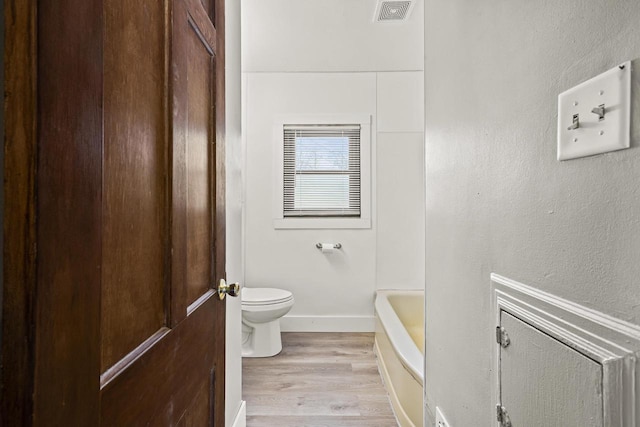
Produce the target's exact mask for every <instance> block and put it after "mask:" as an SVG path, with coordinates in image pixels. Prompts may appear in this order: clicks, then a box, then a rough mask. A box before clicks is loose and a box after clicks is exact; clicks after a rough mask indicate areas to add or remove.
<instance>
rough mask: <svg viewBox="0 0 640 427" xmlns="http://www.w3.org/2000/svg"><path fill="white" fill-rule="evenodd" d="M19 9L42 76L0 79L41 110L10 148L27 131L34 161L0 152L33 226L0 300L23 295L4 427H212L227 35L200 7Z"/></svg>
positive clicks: (5, 380)
mask: <svg viewBox="0 0 640 427" xmlns="http://www.w3.org/2000/svg"><path fill="white" fill-rule="evenodd" d="M26 2H28V3H29V6H28V7H25V8H24V13H31V15H29V16H30V18H29V19H30V20H27V21H25V25H24V26H23V27H21V28H22V31H23V33H18V32H16V31H13V30H12V31H9V33H8V34H9V45H10V46H18V49H23V50H22V52H27V53H28V52H31V53H30V54H31V55H33V54H34V51H33V49H37V58H36V59H37V61H35V62H34V63H33V64H37V70H36V69H35V68H34V69H32V70H29V69H27V68H24V67H23V68H20V73H15V72H13V73H12V74H10V75H9V76H8V78H9V79H16V82H17V83H18V84H17V86H20V85H24V86H25V87H30V88H32V90H33V92H32V94H34V97H35V96H36V95H37V101H38V103H37V109H36V104H35V102H34V103H33V104H32V106H33V110H32V113H33V114H31V115H29V114H25V115H24V118H22V119H21V120H23V121H22V122H20V121H19V120H16V121H15V122H11V125H10V126H11V128H10V129H8V130H7V134H8V135H11V134H17V133H18V134H19V133H20V132H21V127H29V126H34V129H36V125H37V129H36V130H37V132H35V131H34V132H33V133H30V135H37V138H38V140H37V153H36V152H35V150H34V151H33V152H30V154H29V155H28V156H23V157H20V156H22V155H23V153H22V151H20V152H18V151H16V148H15V147H13V146H11V144H8V145H5V150H7V151H8V156H7V158H9V159H21V161H22V163H21V164H19V165H13V164H12V165H9V168H8V170H9V172H10V173H12V174H15V175H12V176H25V177H27V179H30V178H31V179H34V181H35V184H34V183H33V182H27V183H25V182H23V181H19V183H18V184H17V185H15V186H13V187H10V188H9V191H8V192H7V194H12V195H15V196H17V197H22V198H24V200H25V201H26V203H25V204H24V205H25V206H27V207H30V211H33V212H34V213H35V214H37V216H36V217H35V218H34V219H33V218H31V219H29V218H30V217H25V218H27V219H28V220H29V221H32V222H31V223H25V224H23V225H24V234H23V235H22V237H20V238H18V235H17V234H14V235H11V236H10V237H11V239H10V247H9V248H5V252H7V251H9V252H13V251H14V250H15V249H16V248H20V247H23V248H30V249H29V251H31V250H33V254H34V256H33V257H30V256H29V255H30V254H31V252H29V253H26V254H25V253H23V255H24V258H22V260H24V261H26V263H25V264H24V265H22V266H20V267H19V268H21V270H20V271H22V275H21V276H20V275H19V274H14V276H15V277H22V278H24V279H25V281H29V280H31V282H30V283H27V286H25V284H24V283H22V282H21V281H11V282H8V283H7V284H6V286H7V288H8V290H9V294H10V295H17V294H16V292H15V291H16V290H18V289H20V288H25V289H28V292H29V293H28V295H25V296H24V302H23V303H22V305H21V307H22V308H21V309H20V310H7V311H5V313H10V314H11V316H12V317H11V318H7V317H5V318H3V331H5V332H6V335H5V336H3V339H5V340H6V341H5V342H18V341H19V340H24V341H25V345H24V346H18V347H17V348H16V349H7V348H6V347H3V349H2V351H3V361H5V362H8V364H6V365H4V366H3V367H2V368H3V371H2V387H1V388H0V389H1V390H2V392H3V396H2V397H3V399H1V400H2V402H3V403H2V408H3V411H2V422H3V424H4V423H6V424H7V425H12V424H14V423H15V422H18V423H20V424H22V425H87V426H94V425H95V426H98V425H104V426H128V425H171V426H173V425H186V426H189V425H192V426H204V425H209V426H217V427H221V426H223V425H224V352H225V349H224V342H225V339H224V331H225V323H224V322H225V305H224V301H220V300H219V299H218V298H217V296H216V293H215V291H214V289H213V287H214V286H215V284H216V283H217V281H218V279H220V278H223V277H224V259H225V254H224V156H223V155H221V154H223V153H224V149H223V143H224V139H223V136H224V127H223V126H222V125H221V124H222V123H223V122H224V81H223V80H222V76H223V73H221V72H220V71H221V70H224V62H223V61H224V60H223V58H224V55H223V54H222V47H223V46H224V38H223V32H224V30H223V28H222V26H220V25H219V28H216V27H215V26H214V25H213V23H212V22H211V20H210V16H209V13H208V11H207V10H205V7H204V6H203V4H202V3H201V2H200V0H165V1H164V2H157V1H155V0H140V1H136V2H129V1H124V0H114V1H109V2H103V1H100V0H60V1H56V2H51V1H40V0H26ZM216 3H217V4H219V5H222V4H223V1H222V0H216ZM36 16H37V20H35V17H36ZM216 19H218V21H219V22H222V19H223V10H222V8H220V7H219V8H218V15H217V17H216ZM26 23H31V24H33V23H37V26H38V27H37V36H38V38H37V42H36V41H35V39H33V38H29V37H34V35H35V34H36V31H35V30H34V29H33V28H32V27H29V25H26ZM26 40H30V42H29V43H28V44H27V45H25V44H24V42H25V41H26ZM216 45H217V46H220V49H219V50H216V49H217V48H216ZM61 46H62V47H63V48H61ZM30 49H31V50H30ZM25 64H27V63H25ZM33 66H35V65H33ZM214 68H217V70H216V69H214ZM19 79H22V80H21V81H18V80H19ZM10 81H11V80H10ZM13 86H16V85H13V83H12V87H13ZM36 91H37V92H36ZM10 99H11V98H10ZM34 101H35V98H34ZM12 102H14V101H11V102H9V103H8V104H7V108H9V110H11V108H12V106H13V104H12ZM34 118H37V123H35V124H34V123H33V122H29V120H33V119H34ZM30 146H35V144H32V145H30ZM21 174H23V175H21ZM13 182H14V181H10V185H14V184H13ZM16 182H18V181H16ZM25 184H26V185H25ZM31 207H32V208H31ZM15 209H16V211H15V212H12V213H11V214H9V215H6V216H5V218H15V217H16V216H17V215H24V213H23V212H22V211H18V210H19V209H20V208H19V207H16V208H15ZM9 225H11V224H9ZM4 226H5V229H7V223H6V222H5V224H4ZM31 230H33V233H31ZM14 236H15V237H14ZM34 239H35V241H34ZM31 248H33V249H31ZM23 252H24V250H23ZM6 259H7V260H11V258H10V257H9V258H6ZM7 268H8V269H11V268H12V266H11V265H9V266H7ZM13 268H16V267H13ZM16 273H19V272H18V271H16ZM31 273H33V274H35V273H37V275H36V276H30V274H31ZM14 276H12V277H14ZM30 278H31V279H30ZM11 292H13V293H11ZM14 300H15V297H12V298H11V301H14ZM16 307H17V306H16ZM14 322H17V324H18V326H19V327H18V328H11V325H12V324H13V323H14ZM25 325H28V326H29V327H30V329H28V330H29V334H28V335H27V336H26V337H25V336H23V335H18V334H23V332H24V330H25V329H24V328H23V326H25ZM32 325H34V326H33V327H31V326H32ZM14 330H15V331H17V332H13V331H14ZM10 351H14V352H16V351H17V352H18V353H19V354H16V357H6V355H7V354H8V352H10ZM13 370H16V371H17V372H19V374H18V375H17V376H14V377H15V378H17V377H20V378H24V380H23V382H24V384H22V383H21V384H18V381H16V380H14V377H11V376H10V375H9V376H7V375H6V372H9V371H13ZM14 395H15V397H13V396H14ZM5 396H11V399H7V400H5V399H4V398H5ZM4 402H11V403H10V405H16V406H19V407H18V408H17V409H15V410H14V409H13V408H10V411H7V412H5V411H4V410H5V409H7V407H8V405H9V404H7V403H4ZM5 414H18V415H17V416H16V418H13V419H11V418H7V416H6V415H5ZM20 414H22V415H20Z"/></svg>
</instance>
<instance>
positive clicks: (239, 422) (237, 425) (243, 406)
mask: <svg viewBox="0 0 640 427" xmlns="http://www.w3.org/2000/svg"><path fill="white" fill-rule="evenodd" d="M231 427H247V402H246V401H244V400H243V401H242V402H241V403H240V407H239V408H238V413H237V414H236V416H235V418H234V419H233V424H231Z"/></svg>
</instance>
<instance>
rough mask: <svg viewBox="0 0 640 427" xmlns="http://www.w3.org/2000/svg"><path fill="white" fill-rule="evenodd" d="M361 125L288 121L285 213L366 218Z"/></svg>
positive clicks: (284, 174)
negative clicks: (363, 202)
mask: <svg viewBox="0 0 640 427" xmlns="http://www.w3.org/2000/svg"><path fill="white" fill-rule="evenodd" d="M360 130H361V126H360V124H341V125H330V124H323V125H312V124H306V125H284V126H283V132H284V167H283V183H284V185H283V216H284V217H285V218H286V217H356V218H359V217H360V216H361V203H360V195H361V186H360V183H361V176H360Z"/></svg>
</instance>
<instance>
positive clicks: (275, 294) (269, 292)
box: [242, 288, 293, 307]
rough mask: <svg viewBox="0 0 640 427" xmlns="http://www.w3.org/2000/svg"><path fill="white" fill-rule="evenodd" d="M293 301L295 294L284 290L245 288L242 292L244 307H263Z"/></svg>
mask: <svg viewBox="0 0 640 427" xmlns="http://www.w3.org/2000/svg"><path fill="white" fill-rule="evenodd" d="M292 299H293V294H292V293H291V292H289V291H285V290H284V289H275V288H244V289H243V290H242V305H243V306H248V307H250V306H263V305H274V304H282V303H285V302H288V301H291V300H292Z"/></svg>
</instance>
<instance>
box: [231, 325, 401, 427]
mask: <svg viewBox="0 0 640 427" xmlns="http://www.w3.org/2000/svg"><path fill="white" fill-rule="evenodd" d="M282 347H283V349H282V353H280V354H279V355H277V356H275V357H269V358H245V359H243V369H242V378H243V381H242V382H243V393H244V398H245V400H246V401H247V427H397V424H396V420H395V418H394V416H393V413H392V411H391V405H390V403H389V398H388V396H387V393H386V391H385V389H384V387H383V385H382V380H381V379H380V374H379V373H378V368H377V365H376V361H375V355H374V354H373V334H372V333H297V332H296V333H283V334H282Z"/></svg>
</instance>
